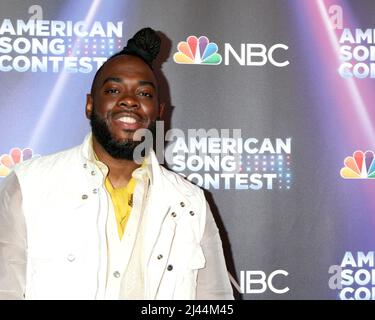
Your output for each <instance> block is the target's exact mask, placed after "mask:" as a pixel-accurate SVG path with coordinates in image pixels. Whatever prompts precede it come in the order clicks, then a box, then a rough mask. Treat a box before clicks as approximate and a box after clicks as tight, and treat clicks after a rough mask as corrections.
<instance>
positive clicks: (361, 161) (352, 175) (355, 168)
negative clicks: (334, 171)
mask: <svg viewBox="0 0 375 320" xmlns="http://www.w3.org/2000/svg"><path fill="white" fill-rule="evenodd" d="M374 158H375V154H374V152H372V151H366V152H362V151H356V152H354V153H353V156H352V157H346V158H345V160H344V164H345V167H344V168H342V169H341V171H340V175H341V177H342V178H344V179H375V159H374Z"/></svg>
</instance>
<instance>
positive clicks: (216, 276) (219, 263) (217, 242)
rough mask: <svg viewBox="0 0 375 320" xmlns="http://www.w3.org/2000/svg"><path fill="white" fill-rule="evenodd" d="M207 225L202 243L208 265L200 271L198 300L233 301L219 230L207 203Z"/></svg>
mask: <svg viewBox="0 0 375 320" xmlns="http://www.w3.org/2000/svg"><path fill="white" fill-rule="evenodd" d="M206 208H207V209H206V225H205V230H204V234H203V238H202V241H201V246H202V249H203V253H204V256H205V258H206V265H205V267H204V268H203V269H200V270H199V271H198V278H197V297H196V298H197V299H198V300H232V299H234V298H233V290H232V287H231V284H230V280H229V276H228V272H227V268H226V264H225V259H224V254H223V246H222V243H221V239H220V235H219V230H218V228H217V226H216V223H215V220H214V218H213V216H212V212H211V210H210V207H209V205H208V203H206Z"/></svg>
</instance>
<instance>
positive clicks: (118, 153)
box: [90, 108, 156, 161]
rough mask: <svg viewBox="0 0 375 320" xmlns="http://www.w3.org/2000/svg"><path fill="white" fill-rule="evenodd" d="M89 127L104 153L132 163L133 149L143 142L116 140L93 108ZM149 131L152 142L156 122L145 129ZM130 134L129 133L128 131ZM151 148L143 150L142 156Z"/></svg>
mask: <svg viewBox="0 0 375 320" xmlns="http://www.w3.org/2000/svg"><path fill="white" fill-rule="evenodd" d="M90 125H91V130H92V134H93V135H94V137H95V138H96V140H97V141H98V142H99V144H100V145H101V146H102V147H103V148H104V150H105V151H107V152H108V154H109V155H110V156H111V157H113V158H115V159H123V160H132V161H134V160H135V159H134V149H135V148H136V147H137V146H138V145H140V144H141V143H142V142H143V140H140V141H134V140H133V139H125V140H121V141H119V140H116V139H115V138H114V137H113V136H112V134H111V132H110V130H109V128H108V125H107V123H106V122H105V120H103V119H102V118H100V117H99V115H98V114H97V113H96V110H95V108H93V111H92V113H91V117H90ZM147 129H148V130H150V131H151V133H152V136H153V138H154V139H153V140H154V141H155V136H156V121H152V122H151V123H150V125H149V126H148V128H147ZM129 132H130V131H129ZM151 148H152V146H149V147H147V144H146V148H145V150H144V154H142V156H146V155H147V154H148V153H149V151H150V150H151Z"/></svg>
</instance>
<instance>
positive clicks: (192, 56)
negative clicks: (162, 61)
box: [173, 36, 222, 65]
mask: <svg viewBox="0 0 375 320" xmlns="http://www.w3.org/2000/svg"><path fill="white" fill-rule="evenodd" d="M177 50H178V52H176V53H175V54H174V56H173V60H174V61H175V62H176V63H180V64H207V65H217V64H220V63H221V60H222V58H221V55H220V54H218V53H217V51H218V47H217V44H216V43H214V42H210V41H209V40H208V38H207V37H206V36H201V37H199V38H197V37H196V36H189V37H187V39H186V41H181V42H179V44H178V45H177Z"/></svg>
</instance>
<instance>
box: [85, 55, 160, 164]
mask: <svg viewBox="0 0 375 320" xmlns="http://www.w3.org/2000/svg"><path fill="white" fill-rule="evenodd" d="M162 109H163V108H162V106H161V105H159V102H158V92H157V83H156V78H155V75H154V73H153V72H152V70H151V69H150V68H149V66H147V65H146V64H145V63H144V62H143V61H142V60H141V59H140V58H137V57H134V56H130V55H125V56H118V57H115V58H113V59H112V60H110V61H109V62H107V63H106V64H105V65H104V66H103V69H102V70H101V72H100V74H99V76H98V78H97V80H96V81H95V84H94V90H93V92H92V95H91V94H90V95H88V96H87V104H86V116H87V118H89V119H90V120H91V126H92V131H93V134H94V137H95V138H96V140H97V141H98V142H99V143H100V144H101V145H102V146H103V147H104V149H105V150H106V151H107V152H108V153H109V154H110V155H111V156H113V157H115V158H123V159H130V156H131V155H132V151H133V149H134V148H135V146H136V145H137V144H139V143H140V142H138V141H133V135H134V132H135V131H136V130H137V129H141V128H149V129H152V128H153V127H154V126H155V121H156V119H157V118H158V117H159V116H161V113H162Z"/></svg>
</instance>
